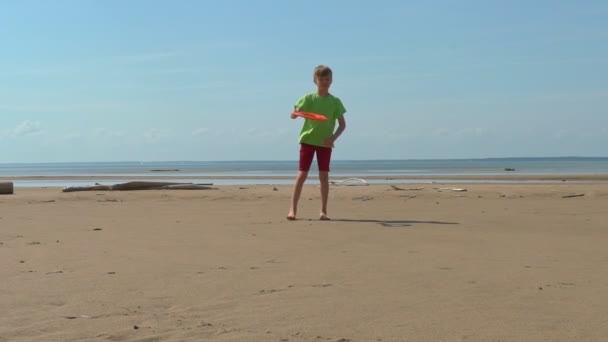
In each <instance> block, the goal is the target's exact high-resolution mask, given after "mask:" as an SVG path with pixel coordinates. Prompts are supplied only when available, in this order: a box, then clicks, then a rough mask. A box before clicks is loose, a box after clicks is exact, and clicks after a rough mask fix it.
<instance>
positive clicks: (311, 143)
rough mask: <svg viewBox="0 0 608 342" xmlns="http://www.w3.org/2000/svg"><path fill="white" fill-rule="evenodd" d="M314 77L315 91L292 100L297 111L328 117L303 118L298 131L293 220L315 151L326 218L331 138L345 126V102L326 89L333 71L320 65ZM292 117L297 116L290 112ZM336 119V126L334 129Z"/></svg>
mask: <svg viewBox="0 0 608 342" xmlns="http://www.w3.org/2000/svg"><path fill="white" fill-rule="evenodd" d="M313 80H314V83H315V84H316V85H317V91H316V92H314V93H310V94H308V95H305V96H303V97H302V98H300V99H299V100H298V102H297V103H296V104H295V106H294V107H295V110H296V111H302V112H312V113H317V114H321V115H323V116H325V117H327V121H313V120H309V119H305V121H304V127H302V132H301V133H300V170H299V172H298V177H297V178H296V182H295V184H294V186H293V195H292V198H291V208H290V209H289V214H288V215H287V219H288V220H295V219H296V213H297V210H298V200H299V199H300V194H301V193H302V187H303V186H304V182H305V181H306V178H307V177H308V171H309V170H310V166H311V164H312V160H313V158H314V156H315V154H316V155H317V163H318V166H319V180H320V182H321V214H320V217H319V218H320V219H321V220H329V217H328V216H327V197H328V196H329V164H330V161H331V152H332V149H333V147H334V142H335V141H336V140H337V139H338V137H340V135H341V134H342V132H344V129H346V120H344V113H346V109H344V105H342V101H340V99H339V98H337V97H335V96H333V95H332V94H330V93H329V87H330V86H331V82H332V71H331V69H330V68H329V67H328V66H325V65H319V66H317V67H316V68H315V70H314V72H313ZM291 118H292V119H295V118H297V116H296V115H294V114H291ZM336 120H337V121H338V124H339V126H338V129H337V130H336V131H335V133H334V128H335V126H336Z"/></svg>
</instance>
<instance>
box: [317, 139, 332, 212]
mask: <svg viewBox="0 0 608 342" xmlns="http://www.w3.org/2000/svg"><path fill="white" fill-rule="evenodd" d="M331 152H332V149H331V148H327V147H319V148H317V163H318V164H319V182H320V183H321V213H320V215H319V218H320V219H321V220H329V217H328V216H327V201H328V198H329V164H330V163H331Z"/></svg>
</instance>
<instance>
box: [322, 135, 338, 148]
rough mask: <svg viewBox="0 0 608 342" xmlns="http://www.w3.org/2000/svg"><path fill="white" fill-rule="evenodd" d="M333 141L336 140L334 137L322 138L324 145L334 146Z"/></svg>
mask: <svg viewBox="0 0 608 342" xmlns="http://www.w3.org/2000/svg"><path fill="white" fill-rule="evenodd" d="M334 142H336V139H335V138H333V137H331V138H327V139H324V140H323V145H325V147H334Z"/></svg>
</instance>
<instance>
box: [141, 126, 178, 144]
mask: <svg viewBox="0 0 608 342" xmlns="http://www.w3.org/2000/svg"><path fill="white" fill-rule="evenodd" d="M172 136H173V132H172V131H170V130H168V129H159V128H151V129H149V130H148V131H147V132H146V133H144V139H145V141H146V142H147V143H149V144H152V143H156V142H159V141H161V140H164V139H167V138H171V137H172Z"/></svg>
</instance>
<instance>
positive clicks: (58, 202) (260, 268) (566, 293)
mask: <svg viewBox="0 0 608 342" xmlns="http://www.w3.org/2000/svg"><path fill="white" fill-rule="evenodd" d="M420 186H424V187H425V188H424V189H422V190H418V191H413V190H412V191H408V190H406V191H395V190H392V189H391V188H390V187H389V186H387V185H375V186H369V187H347V186H334V187H332V191H331V195H330V196H331V199H330V216H331V217H332V218H333V219H334V220H333V221H332V222H320V221H318V220H316V218H317V217H318V206H319V195H318V188H317V187H316V186H314V185H308V186H306V188H305V190H304V194H303V198H302V203H301V208H300V212H299V215H298V217H299V218H300V220H298V221H296V222H288V221H287V220H286V219H285V218H284V216H285V214H286V213H287V209H288V208H287V206H288V201H289V196H290V187H288V186H279V187H278V189H277V191H273V187H272V186H247V187H246V189H239V187H221V188H220V189H219V190H207V191H141V192H98V193H96V192H91V193H61V192H60V190H59V189H52V188H49V189H20V188H18V189H17V193H16V195H12V196H0V265H1V267H0V279H1V281H0V341H2V342H5V341H353V342H354V341H604V340H605V339H606V336H608V315H607V314H606V313H608V272H606V269H607V265H608V248H607V246H608V223H607V222H608V220H607V219H608V209H607V208H608V184H606V183H596V184H542V185H534V184H521V185H495V184H494V185H493V184H485V185H481V184H476V185H454V186H456V187H464V188H467V189H468V191H467V192H452V191H441V192H440V191H439V190H437V189H433V187H435V185H429V184H425V185H420ZM400 187H403V188H410V187H417V186H415V185H400ZM437 187H446V185H441V186H437ZM573 194H584V195H585V196H583V197H574V198H563V196H565V195H573Z"/></svg>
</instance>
